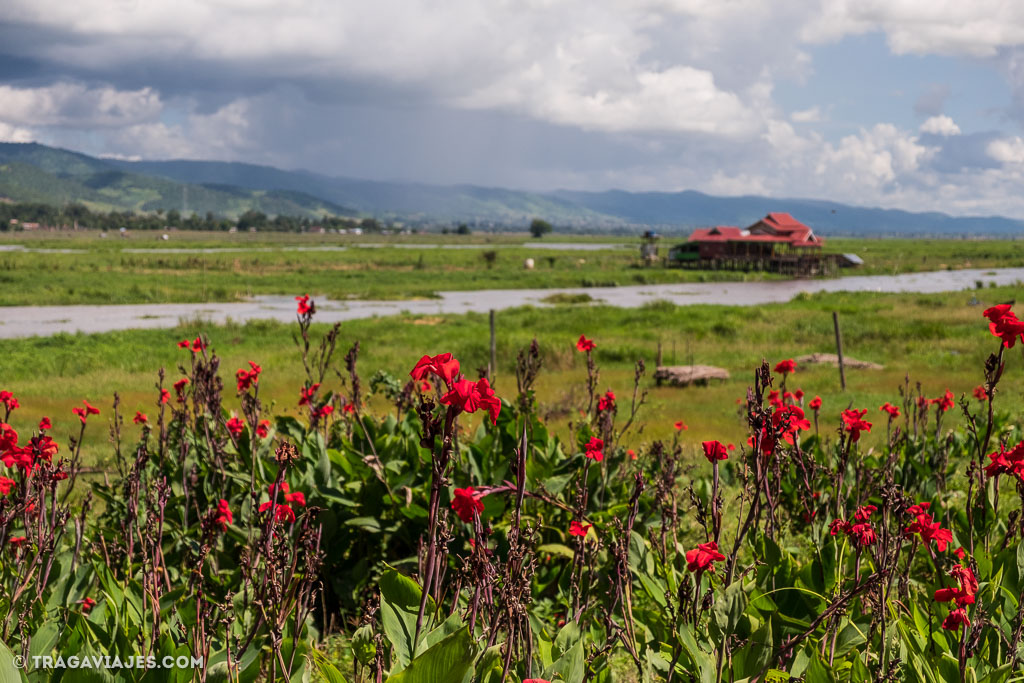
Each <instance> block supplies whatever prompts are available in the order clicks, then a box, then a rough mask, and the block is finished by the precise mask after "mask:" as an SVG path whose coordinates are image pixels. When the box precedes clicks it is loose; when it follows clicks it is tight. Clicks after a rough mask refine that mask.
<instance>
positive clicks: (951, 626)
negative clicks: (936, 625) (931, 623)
mask: <svg viewBox="0 0 1024 683" xmlns="http://www.w3.org/2000/svg"><path fill="white" fill-rule="evenodd" d="M970 625H971V620H970V619H968V618H967V610H965V609H963V608H962V607H960V608H957V609H955V610H953V611H952V612H950V613H949V615H948V616H947V617H946V618H945V619H943V620H942V628H944V629H946V630H948V631H959V630H960V627H961V626H970Z"/></svg>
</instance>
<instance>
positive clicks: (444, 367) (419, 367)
mask: <svg viewBox="0 0 1024 683" xmlns="http://www.w3.org/2000/svg"><path fill="white" fill-rule="evenodd" d="M428 374H433V375H436V376H437V377H440V378H441V379H442V380H444V383H445V384H447V385H448V386H449V387H450V386H452V384H453V383H454V382H455V378H457V377H458V376H459V361H458V360H456V359H455V357H454V356H452V354H450V353H439V354H437V355H436V356H426V355H425V356H423V357H422V358H420V359H419V360H418V361H417V362H416V366H415V367H414V368H413V369H412V372H410V373H409V376H410V377H412V378H413V379H415V380H421V379H425V378H426V376H427V375H428Z"/></svg>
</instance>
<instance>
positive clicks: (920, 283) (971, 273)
mask: <svg viewBox="0 0 1024 683" xmlns="http://www.w3.org/2000/svg"><path fill="white" fill-rule="evenodd" d="M1021 281H1024V268H1000V269H988V270H983V269H969V270H942V271H935V272H928V273H907V274H904V275H867V276H851V277H842V278H836V279H832V280H775V281H766V282H714V283H685V284H674V285H637V286H629V287H607V288H584V287H574V288H568V289H487V290H478V291H468V292H440V293H439V298H437V299H429V300H418V301H331V300H329V299H326V298H324V297H314V298H315V300H316V307H317V316H316V320H317V321H318V322H341V321H345V320H354V319H357V318H369V317H372V316H383V315H394V314H397V313H403V312H408V313H412V314H415V315H452V314H459V313H469V312H477V313H483V312H486V311H487V310H489V309H492V308H493V309H495V310H501V309H505V308H513V307H516V306H526V305H533V306H545V305H547V304H545V303H544V302H543V299H545V298H546V297H550V296H551V295H552V294H589V295H590V296H591V297H593V298H594V300H595V301H596V302H599V303H604V304H608V305H611V306H620V307H623V308H635V307H638V306H643V305H644V304H647V303H650V302H653V301H659V300H662V301H670V302H672V303H674V304H677V305H680V306H685V305H689V304H725V305H733V306H752V305H756V304H764V303H776V302H784V301H789V300H790V299H792V298H793V297H794V296H796V295H797V294H800V293H801V292H807V293H815V292H840V291H849V292H921V293H935V292H949V291H958V290H967V289H971V290H973V289H974V288H975V287H976V283H978V282H980V283H982V285H983V286H988V285H989V284H990V283H991V284H996V285H1012V284H1014V283H1017V282H1021ZM197 317H198V318H202V319H204V320H208V321H210V322H212V323H223V322H226V321H227V320H229V319H230V320H235V321H242V320H255V319H271V320H279V321H282V322H290V321H292V320H295V300H294V298H293V297H290V296H260V297H255V298H253V299H252V300H251V301H245V302H239V303H207V304H130V305H110V306H105V305H100V306H11V307H4V308H0V338H8V339H10V338H18V337H29V336H35V335H44V336H46V335H51V334H56V333H59V332H88V333H91V332H110V331H112V330H126V329H133V328H160V327H174V326H175V325H177V324H178V323H179V321H181V320H182V319H195V318H197Z"/></svg>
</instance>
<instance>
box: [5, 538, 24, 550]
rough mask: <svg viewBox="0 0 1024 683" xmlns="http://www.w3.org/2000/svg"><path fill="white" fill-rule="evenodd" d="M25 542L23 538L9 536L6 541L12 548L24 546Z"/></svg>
mask: <svg viewBox="0 0 1024 683" xmlns="http://www.w3.org/2000/svg"><path fill="white" fill-rule="evenodd" d="M27 540H28V539H27V538H25V537H24V536H11V537H10V538H8V539H7V542H8V543H9V544H10V545H11V547H13V548H20V547H21V546H23V545H24V544H25V542H26V541H27Z"/></svg>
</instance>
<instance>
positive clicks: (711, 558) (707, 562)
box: [686, 541, 725, 572]
mask: <svg viewBox="0 0 1024 683" xmlns="http://www.w3.org/2000/svg"><path fill="white" fill-rule="evenodd" d="M724 559H725V555H723V554H722V553H720V552H718V544H717V543H715V542H714V541H708V542H707V543H701V544H700V545H698V546H697V547H696V548H694V549H693V550H690V551H687V553H686V568H687V569H689V570H690V571H691V572H696V571H704V570H706V569H708V568H710V569H711V571H715V567H714V565H712V564H711V563H712V562H721V561H722V560H724Z"/></svg>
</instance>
